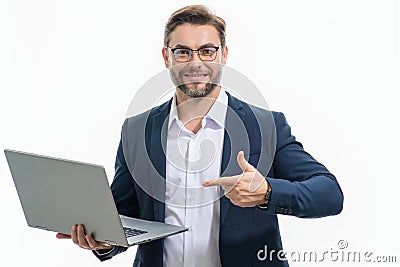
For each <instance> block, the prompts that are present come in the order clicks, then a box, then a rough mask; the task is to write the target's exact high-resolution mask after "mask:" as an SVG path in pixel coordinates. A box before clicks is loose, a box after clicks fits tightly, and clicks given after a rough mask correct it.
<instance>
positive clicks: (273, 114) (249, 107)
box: [228, 93, 284, 120]
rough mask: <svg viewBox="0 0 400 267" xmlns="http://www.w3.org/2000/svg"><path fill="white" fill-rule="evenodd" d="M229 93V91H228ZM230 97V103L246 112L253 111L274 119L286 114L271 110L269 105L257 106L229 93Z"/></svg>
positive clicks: (257, 114)
mask: <svg viewBox="0 0 400 267" xmlns="http://www.w3.org/2000/svg"><path fill="white" fill-rule="evenodd" d="M228 95H229V93H228ZM229 98H230V101H229V102H230V103H229V104H230V105H232V106H234V107H239V108H241V109H243V111H244V112H245V113H247V112H251V113H253V114H254V115H255V116H261V117H265V116H268V117H273V118H274V120H276V119H281V118H282V117H283V116H284V115H283V113H282V112H279V111H273V110H270V109H269V107H260V106H256V105H253V104H250V103H248V102H246V101H243V100H240V99H238V98H236V97H234V96H232V95H229Z"/></svg>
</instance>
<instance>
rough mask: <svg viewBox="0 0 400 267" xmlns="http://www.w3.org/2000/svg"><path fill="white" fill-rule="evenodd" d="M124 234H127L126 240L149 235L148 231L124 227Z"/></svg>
mask: <svg viewBox="0 0 400 267" xmlns="http://www.w3.org/2000/svg"><path fill="white" fill-rule="evenodd" d="M124 232H125V236H126V238H129V237H132V236H137V235H142V234H146V233H147V232H146V231H142V230H139V229H135V228H129V227H124Z"/></svg>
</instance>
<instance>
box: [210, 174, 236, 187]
mask: <svg viewBox="0 0 400 267" xmlns="http://www.w3.org/2000/svg"><path fill="white" fill-rule="evenodd" d="M239 179H240V176H239V177H238V176H229V177H220V178H215V179H211V180H207V181H205V182H204V183H203V186H233V185H235V184H236V183H237V182H238V181H239Z"/></svg>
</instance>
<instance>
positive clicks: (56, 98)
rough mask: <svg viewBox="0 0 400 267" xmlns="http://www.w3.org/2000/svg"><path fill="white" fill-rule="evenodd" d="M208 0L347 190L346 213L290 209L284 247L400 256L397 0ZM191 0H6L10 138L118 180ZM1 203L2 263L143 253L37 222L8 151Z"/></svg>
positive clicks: (2, 84) (119, 261)
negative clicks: (99, 252)
mask: <svg viewBox="0 0 400 267" xmlns="http://www.w3.org/2000/svg"><path fill="white" fill-rule="evenodd" d="M199 2H200V3H204V4H206V5H209V6H210V7H211V8H212V9H213V10H214V11H215V12H216V13H217V14H218V15H220V16H221V17H223V18H224V19H225V20H226V22H227V27H228V28H227V44H228V47H229V57H228V66H230V67H232V68H234V69H236V70H238V71H240V72H241V73H243V74H245V75H246V76H248V77H249V78H250V79H251V80H252V81H253V82H254V83H255V84H256V85H257V86H258V88H259V89H260V90H261V91H262V92H263V94H264V96H265V97H266V99H267V101H268V103H269V105H270V107H271V108H272V109H273V110H278V111H282V112H284V113H285V115H286V116H287V119H288V122H289V124H290V125H291V126H292V129H293V133H294V135H296V136H297V138H298V139H299V140H300V141H301V142H302V143H303V144H304V146H305V149H306V150H307V151H309V152H310V153H311V154H312V155H314V156H315V158H316V159H318V160H319V161H321V162H322V163H324V164H325V165H326V166H327V167H328V169H330V170H331V171H332V172H333V173H334V174H335V175H336V176H337V178H338V180H339V182H340V184H341V186H342V189H343V191H344V194H345V202H344V210H343V212H342V213H341V214H340V215H339V216H336V217H329V218H323V219H298V218H294V217H284V216H280V217H279V219H280V225H281V233H282V239H283V244H284V248H285V249H286V250H287V251H295V250H299V251H319V252H321V253H322V252H323V251H325V250H326V251H332V250H337V242H338V241H339V240H346V241H347V242H348V244H349V247H348V251H361V252H363V251H372V252H374V253H375V255H387V256H390V255H397V261H398V262H399V261H400V254H399V243H398V240H399V238H400V233H399V230H398V225H399V224H400V220H399V219H398V218H399V217H398V203H399V193H398V192H399V190H400V187H399V185H400V183H399V178H400V177H399V156H398V153H399V151H400V145H399V140H398V139H399V136H400V126H399V125H398V118H397V117H398V114H399V111H400V108H399V106H398V101H399V97H398V95H399V90H400V81H399V79H400V78H399V76H400V4H399V1H394V0H387V1H382V0H375V1H366V0H339V1H317V0H315V1H308V0H307V1H237V2H236V1H222V0H220V1H199ZM191 3H193V1H153V0H146V1H141V2H138V1H94V0H93V1H88V0H79V1H77V0H69V1H50V0H48V1H43V0H37V1H28V0H26V1H22V0H12V1H11V0H1V1H0V127H1V130H0V148H1V150H3V149H5V148H11V149H17V150H23V151H28V152H34V153H39V154H46V155H51V156H56V157H62V158H68V159H74V160H79V161H84V162H91V163H96V164H101V165H104V166H105V167H106V170H107V173H108V176H109V179H110V181H111V180H112V177H113V174H114V170H113V165H114V158H115V152H116V149H117V145H118V141H119V135H120V127H121V124H122V122H123V120H124V117H125V112H126V110H127V108H128V105H129V103H130V101H131V99H132V97H133V95H134V94H135V91H136V90H137V89H138V88H140V86H141V85H143V83H144V82H145V81H146V80H148V79H150V78H151V77H152V76H153V75H154V74H156V73H158V72H159V71H162V70H163V69H164V65H163V61H162V57H161V47H162V44H163V43H162V41H163V27H164V25H165V22H166V20H167V18H168V17H169V15H170V14H171V13H172V12H173V11H175V10H176V9H178V8H180V7H182V6H184V5H186V4H191ZM196 3H198V2H196ZM261 3H263V4H261ZM77 186H79V185H77ZM0 205H1V206H0V211H1V214H2V215H1V218H2V219H1V220H0V229H1V233H2V234H1V237H2V238H1V241H0V251H1V255H2V256H1V259H0V265H1V266H28V265H29V266H30V265H33V266H131V264H132V262H133V258H134V255H135V249H136V248H131V249H129V250H128V252H126V253H125V254H123V255H119V256H117V257H115V258H113V259H112V260H111V261H108V262H105V263H103V264H102V265H100V263H99V261H98V260H97V259H96V258H95V257H94V256H92V255H91V253H90V252H87V251H83V250H81V249H79V248H77V247H75V246H74V245H73V244H72V243H70V242H69V241H66V240H57V239H56V238H55V234H54V233H51V232H45V231H40V230H36V229H33V228H29V227H28V226H27V225H26V222H25V219H24V216H23V212H22V209H21V207H20V204H19V201H18V197H17V194H16V191H15V188H14V186H13V183H12V179H11V176H10V173H9V170H8V167H7V164H6V161H5V157H4V156H3V155H0ZM260 223H262V222H260ZM260 249H261V248H260ZM365 264H366V263H349V264H344V263H340V262H335V263H332V262H330V261H328V260H327V261H325V262H323V263H320V264H319V265H318V266H343V265H344V266H365ZM314 265H317V264H310V263H295V262H294V263H292V264H291V266H314ZM395 265H396V264H373V263H370V264H368V266H395Z"/></svg>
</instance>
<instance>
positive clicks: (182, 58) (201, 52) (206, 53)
mask: <svg viewBox="0 0 400 267" xmlns="http://www.w3.org/2000/svg"><path fill="white" fill-rule="evenodd" d="M220 47H221V46H207V47H203V48H200V49H190V48H171V47H168V48H169V49H171V52H172V54H173V55H174V59H175V61H176V62H188V61H190V60H191V59H192V56H193V52H196V53H197V56H198V57H199V59H200V60H201V61H213V60H215V59H216V58H217V51H218V49H219V48H220Z"/></svg>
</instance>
